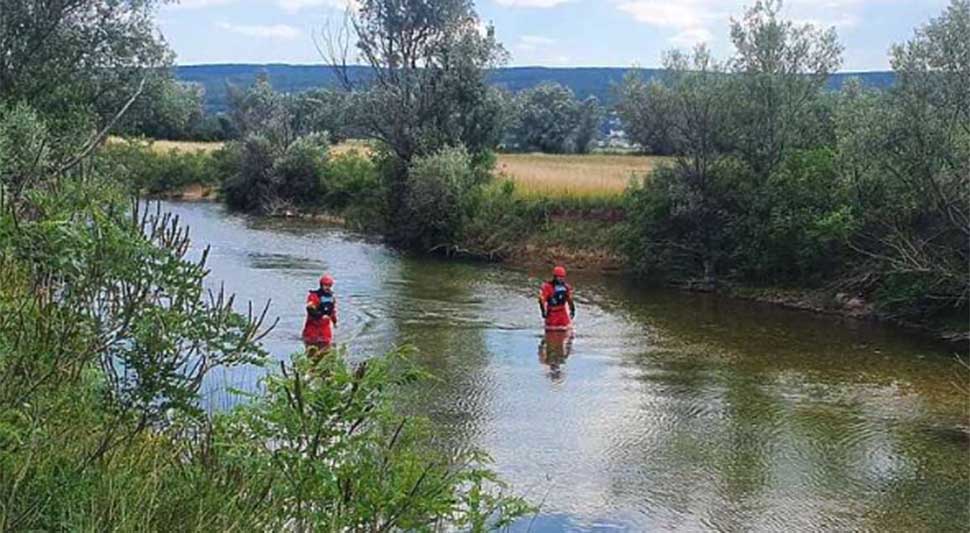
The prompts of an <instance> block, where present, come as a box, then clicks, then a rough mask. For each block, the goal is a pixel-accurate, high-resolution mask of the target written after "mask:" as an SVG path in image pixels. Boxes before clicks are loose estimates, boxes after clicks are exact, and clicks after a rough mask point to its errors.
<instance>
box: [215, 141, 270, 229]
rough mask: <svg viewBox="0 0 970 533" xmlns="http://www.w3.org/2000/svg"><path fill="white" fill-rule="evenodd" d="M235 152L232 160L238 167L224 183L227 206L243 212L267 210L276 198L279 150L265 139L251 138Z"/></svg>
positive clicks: (234, 147) (236, 145) (223, 190)
mask: <svg viewBox="0 0 970 533" xmlns="http://www.w3.org/2000/svg"><path fill="white" fill-rule="evenodd" d="M231 150H234V151H236V155H235V156H233V157H232V158H231V160H232V162H234V163H235V166H236V168H235V169H234V171H233V172H232V174H230V175H229V177H228V178H226V180H225V181H224V182H223V184H222V195H223V198H225V201H226V204H227V205H228V206H229V207H231V208H233V209H239V210H243V211H262V210H264V209H265V208H266V207H267V206H269V204H270V202H271V201H273V200H274V199H275V196H276V190H277V181H276V176H275V175H274V173H273V166H274V164H275V163H276V160H277V158H278V157H279V156H278V154H277V151H276V148H275V147H274V146H273V144H272V143H270V142H269V140H268V139H266V138H265V137H261V136H258V135H251V136H249V137H246V139H244V140H243V141H242V142H240V143H238V144H235V145H234V146H233V147H232V148H231Z"/></svg>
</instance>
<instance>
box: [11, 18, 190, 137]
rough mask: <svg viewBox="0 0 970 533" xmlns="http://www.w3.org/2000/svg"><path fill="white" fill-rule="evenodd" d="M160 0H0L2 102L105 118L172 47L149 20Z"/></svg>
mask: <svg viewBox="0 0 970 533" xmlns="http://www.w3.org/2000/svg"><path fill="white" fill-rule="evenodd" d="M158 3H159V0H126V1H119V0H4V1H3V4H2V7H0V101H4V100H6V101H8V102H10V101H20V100H23V101H27V102H29V103H30V104H31V106H32V107H34V108H35V109H38V110H40V111H42V112H49V113H58V114H63V113H64V112H65V110H66V109H70V108H72V107H78V108H83V109H86V110H93V111H96V112H97V113H98V116H99V117H100V119H101V122H102V123H104V122H107V121H109V120H110V118H111V117H112V116H113V115H114V113H116V112H117V110H118V109H119V108H121V107H122V106H123V105H124V103H125V102H126V101H127V99H128V98H130V97H131V95H132V94H133V93H135V92H136V91H137V87H139V84H140V83H141V80H143V79H144V78H145V77H146V76H166V75H168V72H167V70H166V69H165V67H168V66H169V65H171V62H172V54H171V52H170V51H169V50H168V48H167V47H166V46H165V43H164V42H163V41H162V40H161V39H160V38H159V35H158V32H157V28H156V25H155V21H154V14H155V9H156V7H157V4H158Z"/></svg>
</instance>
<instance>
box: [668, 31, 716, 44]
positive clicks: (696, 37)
mask: <svg viewBox="0 0 970 533" xmlns="http://www.w3.org/2000/svg"><path fill="white" fill-rule="evenodd" d="M712 39H714V35H713V34H712V33H711V32H710V31H708V30H707V28H688V29H686V30H684V31H682V32H680V33H678V34H676V35H674V36H673V37H671V38H670V39H668V40H669V41H670V42H671V43H673V44H675V45H677V46H682V47H685V48H689V47H691V46H694V45H695V44H699V43H707V42H710V41H711V40H712Z"/></svg>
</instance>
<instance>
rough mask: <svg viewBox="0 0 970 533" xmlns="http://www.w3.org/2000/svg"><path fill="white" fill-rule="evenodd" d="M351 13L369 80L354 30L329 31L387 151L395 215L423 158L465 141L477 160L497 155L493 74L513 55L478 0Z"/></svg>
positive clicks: (364, 116) (377, 6)
mask: <svg viewBox="0 0 970 533" xmlns="http://www.w3.org/2000/svg"><path fill="white" fill-rule="evenodd" d="M349 17H350V24H349V27H350V28H351V30H352V32H353V33H354V35H355V36H356V39H357V43H356V49H357V52H358V61H359V62H363V63H364V64H366V65H367V66H369V74H368V75H367V76H362V78H364V79H365V80H366V81H365V83H364V84H363V85H360V84H358V83H356V82H355V80H354V79H352V78H351V76H350V71H349V69H348V68H347V63H348V56H349V48H348V46H347V45H346V43H347V39H349V35H344V36H343V37H344V39H343V40H342V39H341V36H340V35H330V36H328V38H327V39H325V40H326V41H327V42H326V43H325V44H326V45H327V49H326V51H325V53H326V54H327V55H328V56H329V60H330V61H331V63H333V64H334V65H336V66H337V70H338V72H340V73H341V79H342V80H343V84H344V87H345V88H346V89H350V90H355V91H357V92H358V97H357V100H356V101H357V102H358V107H357V119H358V120H359V121H360V123H361V125H362V128H363V132H364V133H365V134H366V135H367V136H369V137H371V138H374V139H377V140H379V141H381V142H382V143H383V145H384V146H385V147H386V148H387V150H388V154H389V155H390V159H389V160H388V161H387V163H388V164H387V165H385V172H384V175H385V176H384V177H385V179H386V180H387V182H388V183H387V191H388V213H389V216H390V217H397V216H399V215H400V214H401V213H403V212H404V209H403V208H404V206H403V202H404V200H405V199H406V198H407V196H408V176H407V169H408V166H409V165H410V164H411V162H412V161H413V160H414V159H415V158H416V157H420V156H425V155H430V154H433V153H436V152H438V151H439V150H440V149H442V148H443V147H448V146H459V145H462V146H465V147H466V148H467V150H468V152H469V153H470V155H471V158H472V160H473V161H474V162H475V164H481V163H483V162H487V161H489V159H488V157H487V153H488V152H489V151H490V150H491V149H492V148H493V147H494V146H495V145H496V144H497V143H498V141H499V138H500V135H501V125H502V122H503V121H502V117H501V115H502V113H501V111H502V102H501V97H500V95H499V93H498V91H497V90H496V89H493V88H490V87H489V86H488V84H487V83H486V78H485V77H486V71H487V69H488V68H490V67H494V66H497V65H499V64H500V63H501V62H502V61H504V60H505V57H506V53H505V51H504V49H503V48H502V47H501V45H500V44H499V43H498V42H497V41H496V39H495V31H494V28H492V27H491V26H484V27H483V25H482V24H481V23H480V21H479V19H478V15H477V14H476V13H475V11H474V9H473V4H472V2H471V1H469V0H363V1H362V2H361V4H360V7H359V10H358V11H357V12H356V13H355V14H351V15H350V16H349ZM394 227H397V225H396V224H395V225H394ZM402 231H403V230H402ZM391 237H392V239H393V240H397V241H399V242H404V241H407V240H408V238H409V236H407V235H392V236H391Z"/></svg>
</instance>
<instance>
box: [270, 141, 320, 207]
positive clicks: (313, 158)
mask: <svg viewBox="0 0 970 533" xmlns="http://www.w3.org/2000/svg"><path fill="white" fill-rule="evenodd" d="M329 150H330V144H329V143H328V142H327V137H326V135H321V134H310V135H306V136H304V137H300V138H298V139H296V140H295V141H293V143H291V144H290V145H289V146H287V147H286V151H284V152H283V154H282V156H280V157H279V159H277V160H276V161H275V162H274V163H273V175H274V176H275V179H276V183H275V188H276V196H277V197H279V198H280V199H282V200H284V201H289V202H293V203H297V204H304V205H308V204H312V203H314V202H316V201H318V199H319V198H320V197H321V196H323V195H325V194H326V193H327V190H326V187H325V185H326V184H325V182H324V174H325V172H326V166H327V152H328V151H329Z"/></svg>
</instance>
